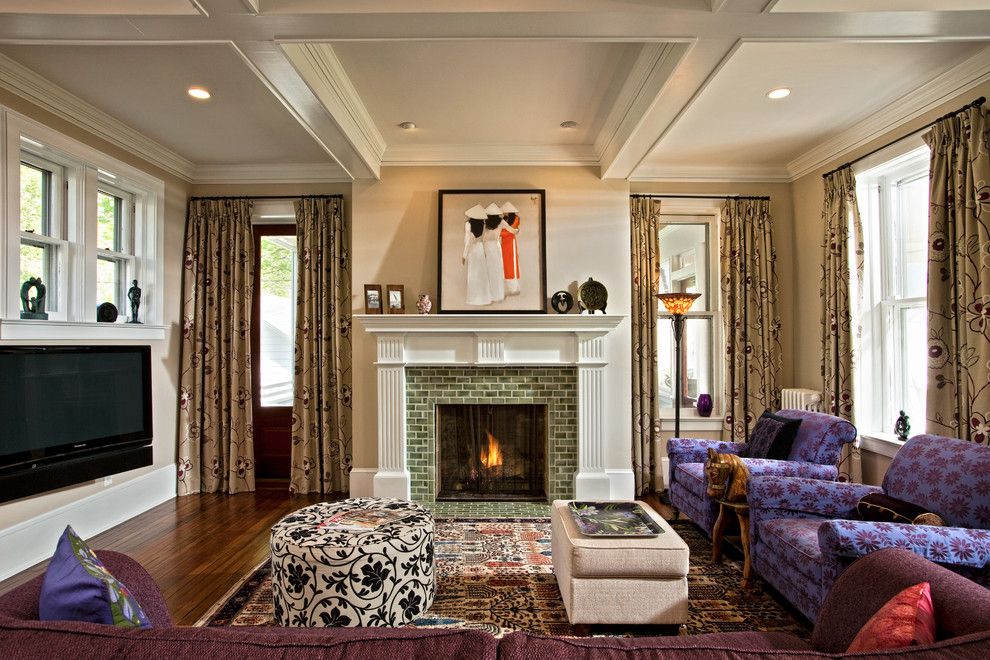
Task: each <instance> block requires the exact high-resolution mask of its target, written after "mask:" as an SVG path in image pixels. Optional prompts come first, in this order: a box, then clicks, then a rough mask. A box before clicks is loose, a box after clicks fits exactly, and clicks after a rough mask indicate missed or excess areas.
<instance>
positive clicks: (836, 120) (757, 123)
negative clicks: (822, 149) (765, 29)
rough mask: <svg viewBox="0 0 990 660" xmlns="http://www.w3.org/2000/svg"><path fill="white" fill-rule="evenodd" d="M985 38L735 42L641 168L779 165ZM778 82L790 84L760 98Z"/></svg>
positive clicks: (961, 56)
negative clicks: (778, 94)
mask: <svg viewBox="0 0 990 660" xmlns="http://www.w3.org/2000/svg"><path fill="white" fill-rule="evenodd" d="M984 46H985V44H973V43H936V44H930V43H913V44H912V43H888V44H878V43H746V44H743V45H742V46H741V47H740V48H739V50H737V51H736V53H735V54H734V55H733V56H732V57H731V59H729V61H728V62H727V63H726V64H725V66H723V67H722V69H721V70H720V71H719V72H718V73H717V74H716V76H715V78H714V79H713V80H712V81H711V82H710V83H709V84H708V86H707V87H706V88H705V89H704V90H703V91H702V92H701V93H700V95H699V96H698V98H696V99H695V101H694V102H693V103H692V104H691V105H690V106H689V107H688V109H687V110H686V111H685V113H684V114H683V116H682V117H681V118H680V120H679V121H677V122H676V123H675V124H674V126H673V128H671V129H670V131H669V132H668V133H667V134H666V135H665V136H664V137H663V138H662V139H661V140H660V142H659V143H658V145H657V146H656V148H654V150H653V151H652V152H651V153H650V154H649V155H648V156H647V158H646V159H645V160H644V162H643V163H642V165H641V167H640V174H641V175H642V174H644V173H645V172H647V171H650V170H653V171H656V170H663V171H670V170H671V169H676V168H678V167H685V168H744V167H753V168H773V167H784V166H785V165H786V164H787V163H788V162H790V161H791V160H793V159H794V158H796V157H797V156H799V155H801V154H802V153H803V152H805V151H807V150H808V149H810V148H811V147H813V146H815V145H817V144H819V143H821V142H822V141H824V140H826V139H828V138H829V137H831V136H833V135H835V134H836V133H838V132H840V131H842V130H844V129H846V128H848V127H850V126H851V125H853V124H855V123H856V122H858V121H860V120H862V119H864V118H866V117H868V116H869V115H871V114H872V113H873V112H875V111H876V110H878V109H880V108H882V107H884V106H886V105H887V104H889V103H891V102H893V101H895V100H897V99H898V98H900V97H902V96H903V95H904V94H905V93H908V92H910V91H911V90H914V89H916V88H918V87H919V86H920V85H922V84H924V83H925V82H927V81H929V80H931V79H932V78H934V77H935V76H936V75H938V74H939V73H941V72H942V71H944V70H945V69H947V68H949V67H951V66H953V65H954V64H956V63H957V62H959V61H960V60H962V59H964V58H965V57H967V56H969V55H971V54H973V53H974V52H975V51H976V50H978V49H980V48H982V47H984ZM777 87H788V88H790V89H791V90H792V93H791V95H790V96H789V97H787V98H785V99H782V100H776V101H774V100H771V99H768V98H767V92H768V91H770V90H771V89H774V88H777Z"/></svg>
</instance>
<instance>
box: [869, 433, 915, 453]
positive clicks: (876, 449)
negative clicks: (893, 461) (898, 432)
mask: <svg viewBox="0 0 990 660" xmlns="http://www.w3.org/2000/svg"><path fill="white" fill-rule="evenodd" d="M859 439H860V450H861V451H868V452H870V453H872V454H879V455H880V456H886V457H887V458H893V457H894V456H896V455H897V452H898V451H900V449H901V447H903V446H904V443H903V442H901V441H900V440H898V439H897V436H894V435H891V434H889V433H871V434H870V435H866V434H863V433H861V434H860V435H859Z"/></svg>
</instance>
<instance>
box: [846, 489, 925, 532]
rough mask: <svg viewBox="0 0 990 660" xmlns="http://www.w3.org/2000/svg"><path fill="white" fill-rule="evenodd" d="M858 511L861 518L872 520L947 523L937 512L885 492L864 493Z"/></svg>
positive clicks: (918, 523) (921, 523)
mask: <svg viewBox="0 0 990 660" xmlns="http://www.w3.org/2000/svg"><path fill="white" fill-rule="evenodd" d="M856 511H857V513H859V517H860V518H862V519H863V520H868V521H870V522H891V523H905V524H908V525H912V524H913V525H934V526H937V527H941V526H942V525H944V524H945V523H944V522H943V520H942V517H941V516H940V515H938V514H937V513H930V512H929V511H927V510H926V509H925V508H924V507H920V506H918V505H917V504H911V503H910V502H905V501H904V500H899V499H897V498H896V497H891V496H890V495H884V494H883V493H870V494H869V495H864V496H863V497H861V498H860V500H859V502H858V503H857V504H856Z"/></svg>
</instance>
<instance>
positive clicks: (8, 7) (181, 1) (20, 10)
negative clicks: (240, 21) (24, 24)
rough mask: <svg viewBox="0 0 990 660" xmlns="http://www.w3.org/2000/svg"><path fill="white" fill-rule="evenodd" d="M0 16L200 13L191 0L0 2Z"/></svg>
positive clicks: (25, 0) (32, 0) (28, 0)
mask: <svg viewBox="0 0 990 660" xmlns="http://www.w3.org/2000/svg"><path fill="white" fill-rule="evenodd" d="M0 14H74V15H81V14H91V15H101V14H102V15H111V14H117V15H129V16H175V15H180V16H181V15H183V14H202V12H201V11H200V10H199V9H198V8H197V6H196V3H194V2H191V0H137V1H136V0H3V2H0Z"/></svg>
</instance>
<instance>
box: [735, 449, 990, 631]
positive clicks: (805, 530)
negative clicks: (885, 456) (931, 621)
mask: <svg viewBox="0 0 990 660" xmlns="http://www.w3.org/2000/svg"><path fill="white" fill-rule="evenodd" d="M877 492H884V493H886V494H887V495H889V496H891V497H895V498H897V499H899V500H904V501H907V502H911V503H913V504H917V505H919V506H922V507H924V508H926V509H928V510H929V511H932V512H934V513H937V514H939V515H940V516H942V519H943V520H944V521H945V525H946V526H945V527H931V526H925V525H908V524H899V523H876V522H867V521H863V520H859V519H858V517H859V516H858V514H857V512H856V503H857V502H858V501H859V499H860V498H861V497H863V496H864V495H867V494H869V493H877ZM749 506H750V557H751V560H752V562H753V567H754V568H755V569H756V572H757V573H759V574H760V576H762V577H763V579H764V580H766V581H767V582H768V583H769V584H770V585H771V586H773V587H774V588H775V589H776V590H777V591H779V592H780V593H781V594H783V595H784V596H785V597H786V598H787V599H788V600H789V601H790V602H791V604H792V605H794V606H795V607H797V608H798V609H799V610H800V611H801V612H803V613H804V614H805V615H806V616H807V617H808V618H809V619H811V620H812V621H814V620H815V619H816V617H817V616H818V612H819V609H820V608H821V606H822V603H823V602H824V600H825V596H826V594H828V591H829V589H830V588H831V586H832V583H833V582H835V579H836V578H837V577H838V576H839V574H840V573H842V571H844V570H845V569H846V567H848V566H849V565H850V564H851V563H852V562H853V561H854V560H855V559H856V558H858V557H861V556H863V555H867V554H869V553H871V552H873V551H875V550H879V549H881V548H904V549H906V550H910V551H912V552H914V553H916V554H918V555H921V556H922V557H925V558H926V559H928V560H930V561H934V562H938V563H941V564H944V565H946V566H947V567H948V568H951V569H952V570H954V571H956V572H957V573H961V574H963V575H965V576H967V577H969V578H970V579H973V580H975V581H977V582H980V583H982V584H984V585H990V447H988V446H985V445H980V444H976V443H973V442H965V441H963V440H955V439H952V438H943V437H940V436H936V435H918V436H915V437H913V438H911V439H910V440H909V441H908V442H907V443H905V445H904V446H903V447H901V449H900V450H899V451H898V452H897V455H896V456H895V457H894V460H893V461H892V462H891V464H890V467H889V468H888V469H887V474H886V476H885V477H884V480H883V485H882V486H881V487H876V486H866V485H863V484H850V483H838V482H828V481H813V480H809V479H795V478H784V479H778V478H772V477H757V478H755V479H752V480H750V482H749Z"/></svg>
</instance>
